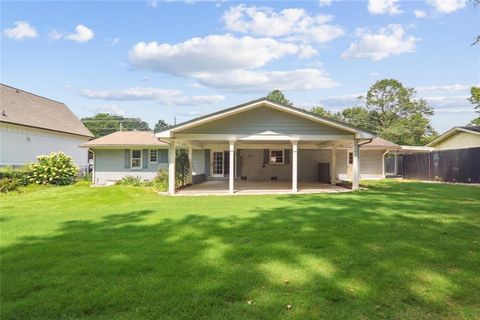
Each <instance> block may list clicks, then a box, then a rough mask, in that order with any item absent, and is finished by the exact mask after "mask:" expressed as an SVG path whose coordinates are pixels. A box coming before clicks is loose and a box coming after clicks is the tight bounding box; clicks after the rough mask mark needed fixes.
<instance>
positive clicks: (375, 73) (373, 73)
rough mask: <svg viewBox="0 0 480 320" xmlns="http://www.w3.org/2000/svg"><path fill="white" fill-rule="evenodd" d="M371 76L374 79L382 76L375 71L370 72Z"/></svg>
mask: <svg viewBox="0 0 480 320" xmlns="http://www.w3.org/2000/svg"><path fill="white" fill-rule="evenodd" d="M369 74H370V75H371V76H372V77H378V76H379V75H380V73H378V72H375V71H373V72H370V73H369Z"/></svg>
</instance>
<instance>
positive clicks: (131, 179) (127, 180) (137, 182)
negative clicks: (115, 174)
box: [116, 176, 144, 187]
mask: <svg viewBox="0 0 480 320" xmlns="http://www.w3.org/2000/svg"><path fill="white" fill-rule="evenodd" d="M116 184H121V185H125V186H135V187H141V186H143V184H144V183H143V181H142V178H141V177H135V176H126V177H123V178H122V180H119V181H117V183H116Z"/></svg>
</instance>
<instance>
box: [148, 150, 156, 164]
mask: <svg viewBox="0 0 480 320" xmlns="http://www.w3.org/2000/svg"><path fill="white" fill-rule="evenodd" d="M157 161H158V150H150V162H155V163H156V162H157Z"/></svg>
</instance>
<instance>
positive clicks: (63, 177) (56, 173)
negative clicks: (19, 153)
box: [29, 152, 79, 186]
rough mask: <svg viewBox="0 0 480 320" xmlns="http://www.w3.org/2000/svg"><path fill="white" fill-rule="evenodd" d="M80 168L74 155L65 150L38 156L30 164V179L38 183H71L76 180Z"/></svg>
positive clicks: (61, 184)
mask: <svg viewBox="0 0 480 320" xmlns="http://www.w3.org/2000/svg"><path fill="white" fill-rule="evenodd" d="M78 170H79V168H78V167H77V165H75V163H74V162H73V159H72V157H70V156H69V155H66V154H65V153H63V152H58V153H56V152H52V153H51V154H50V155H42V156H38V157H37V163H32V164H31V165H30V171H31V172H30V175H29V180H30V182H32V183H36V184H53V185H60V186H63V185H69V184H72V183H74V182H75V178H76V176H77V173H78Z"/></svg>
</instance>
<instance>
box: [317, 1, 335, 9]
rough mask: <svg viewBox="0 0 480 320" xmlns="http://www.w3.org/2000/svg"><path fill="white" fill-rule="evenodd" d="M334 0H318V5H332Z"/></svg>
mask: <svg viewBox="0 0 480 320" xmlns="http://www.w3.org/2000/svg"><path fill="white" fill-rule="evenodd" d="M332 2H333V0H318V5H319V6H320V7H326V6H330V5H331V4H332Z"/></svg>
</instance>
